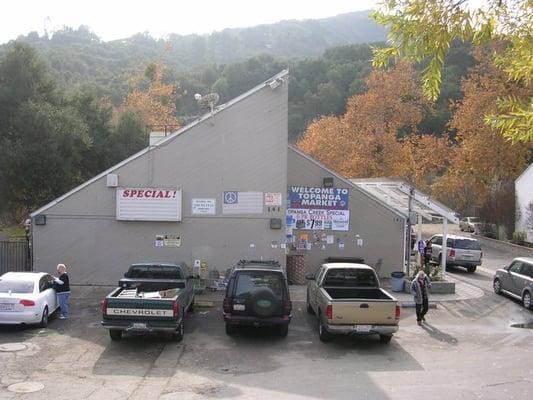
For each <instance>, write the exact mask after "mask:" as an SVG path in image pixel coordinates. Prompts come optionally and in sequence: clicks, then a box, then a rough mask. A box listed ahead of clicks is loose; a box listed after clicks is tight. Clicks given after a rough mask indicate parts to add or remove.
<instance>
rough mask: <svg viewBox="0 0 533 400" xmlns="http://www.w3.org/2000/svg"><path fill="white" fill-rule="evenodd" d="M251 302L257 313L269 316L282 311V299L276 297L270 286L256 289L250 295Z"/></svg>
mask: <svg viewBox="0 0 533 400" xmlns="http://www.w3.org/2000/svg"><path fill="white" fill-rule="evenodd" d="M249 302H250V306H251V308H252V310H253V311H254V313H255V314H256V315H259V316H262V317H268V316H271V315H279V314H280V313H281V299H278V298H276V295H275V294H274V292H272V290H270V289H269V288H266V287H262V288H258V289H255V290H254V291H253V292H252V294H251V296H250V299H249Z"/></svg>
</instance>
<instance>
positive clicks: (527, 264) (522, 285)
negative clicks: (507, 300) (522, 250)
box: [493, 257, 533, 309]
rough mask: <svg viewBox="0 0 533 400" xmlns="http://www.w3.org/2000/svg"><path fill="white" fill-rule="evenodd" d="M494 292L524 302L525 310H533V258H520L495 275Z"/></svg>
mask: <svg viewBox="0 0 533 400" xmlns="http://www.w3.org/2000/svg"><path fill="white" fill-rule="evenodd" d="M493 287H494V292H495V293H497V294H504V293H505V294H507V295H509V296H511V297H514V298H515V299H518V300H520V301H522V304H524V307H525V308H529V309H533V303H532V302H531V296H533V258H531V257H519V258H515V259H514V260H513V262H512V263H511V264H510V265H508V266H505V267H503V268H501V269H498V270H497V271H496V273H495V274H494V282H493Z"/></svg>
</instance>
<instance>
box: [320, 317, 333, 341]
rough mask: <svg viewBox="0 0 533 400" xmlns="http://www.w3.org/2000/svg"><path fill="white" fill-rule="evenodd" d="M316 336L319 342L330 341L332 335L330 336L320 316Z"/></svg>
mask: <svg viewBox="0 0 533 400" xmlns="http://www.w3.org/2000/svg"><path fill="white" fill-rule="evenodd" d="M318 338H319V339H320V341H321V342H330V341H331V339H333V337H332V336H331V333H329V332H328V331H327V329H326V327H325V326H324V324H323V323H322V318H321V317H320V316H319V317H318Z"/></svg>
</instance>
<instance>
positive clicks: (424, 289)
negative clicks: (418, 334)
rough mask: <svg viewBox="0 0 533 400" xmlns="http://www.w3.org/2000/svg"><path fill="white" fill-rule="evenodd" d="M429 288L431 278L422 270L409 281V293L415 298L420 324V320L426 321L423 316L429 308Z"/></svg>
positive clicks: (417, 318)
mask: <svg viewBox="0 0 533 400" xmlns="http://www.w3.org/2000/svg"><path fill="white" fill-rule="evenodd" d="M429 289H431V280H430V279H429V277H428V276H427V275H426V273H425V272H424V271H420V272H418V274H417V275H416V277H415V279H413V281H412V282H411V293H412V294H413V297H414V300H415V306H416V321H417V323H418V325H422V322H425V321H426V319H425V316H426V313H427V312H428V309H429Z"/></svg>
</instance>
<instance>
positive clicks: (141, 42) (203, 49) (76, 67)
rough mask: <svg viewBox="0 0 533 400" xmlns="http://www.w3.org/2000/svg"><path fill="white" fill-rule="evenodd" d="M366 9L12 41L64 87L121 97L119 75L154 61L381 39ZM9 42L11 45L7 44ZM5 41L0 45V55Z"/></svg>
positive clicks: (225, 58)
mask: <svg viewBox="0 0 533 400" xmlns="http://www.w3.org/2000/svg"><path fill="white" fill-rule="evenodd" d="M368 13H369V12H368V11H362V12H354V13H349V14H342V15H338V16H335V17H330V18H325V19H318V20H303V21H296V20H289V21H281V22H278V23H275V24H270V25H260V26H255V27H250V28H238V29H224V30H222V31H220V32H213V33H212V34H210V35H176V34H171V35H170V36H169V37H168V39H166V40H163V39H154V38H152V37H150V36H149V35H147V34H141V33H139V34H136V35H134V36H132V37H130V38H127V39H123V40H115V41H110V42H104V41H102V40H101V39H100V38H99V37H98V36H96V35H95V34H94V33H92V32H91V31H90V29H89V28H87V27H84V26H81V27H79V28H78V29H73V28H64V29H63V30H60V31H57V32H55V33H54V34H53V35H51V36H39V35H38V34H37V33H36V32H32V33H29V34H28V35H26V36H21V37H19V38H18V39H17V40H18V41H22V42H26V43H29V44H31V45H32V46H33V47H35V48H36V49H37V51H38V52H39V53H40V54H41V56H43V58H44V59H45V60H46V62H47V63H48V64H49V66H50V70H51V73H52V75H53V76H54V77H55V78H56V79H57V80H58V81H59V82H62V83H64V84H65V86H68V87H72V86H79V85H83V86H96V87H98V89H99V90H98V91H99V94H101V95H106V96H109V97H111V98H112V100H113V101H114V102H117V101H120V98H121V96H122V95H123V94H124V91H125V90H126V87H125V82H124V74H126V73H128V72H129V71H131V70H133V69H136V68H139V67H142V66H145V65H146V64H148V63H150V62H153V61H154V60H159V61H162V62H164V63H165V64H166V65H168V66H170V67H173V68H174V69H176V70H182V71H183V70H187V69H190V68H193V67H197V66H200V65H209V64H218V65H220V64H228V63H232V62H236V61H241V60H244V59H246V58H250V57H253V56H256V55H259V54H269V55H272V56H274V57H281V58H301V57H311V56H320V55H321V54H323V52H324V51H325V50H326V49H327V48H329V47H333V46H336V45H344V44H355V43H369V42H376V41H381V40H384V38H385V36H386V34H385V30H384V29H383V27H381V26H380V25H377V24H376V23H375V22H374V21H373V20H372V19H370V18H369V15H368ZM11 44H12V43H11ZM11 44H10V43H8V44H6V45H3V46H0V56H1V54H2V53H4V52H5V51H6V50H7V49H8V48H9V46H10V45H11Z"/></svg>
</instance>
